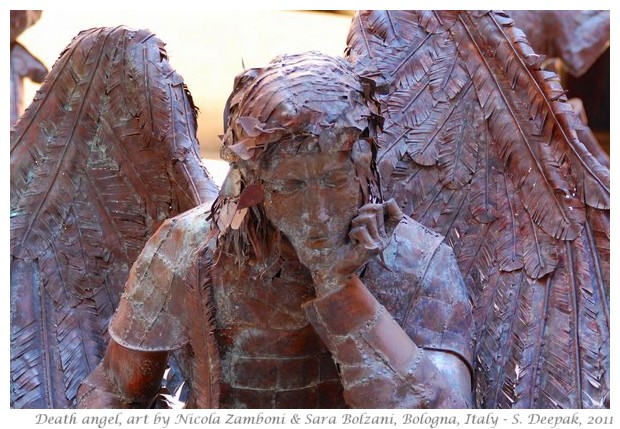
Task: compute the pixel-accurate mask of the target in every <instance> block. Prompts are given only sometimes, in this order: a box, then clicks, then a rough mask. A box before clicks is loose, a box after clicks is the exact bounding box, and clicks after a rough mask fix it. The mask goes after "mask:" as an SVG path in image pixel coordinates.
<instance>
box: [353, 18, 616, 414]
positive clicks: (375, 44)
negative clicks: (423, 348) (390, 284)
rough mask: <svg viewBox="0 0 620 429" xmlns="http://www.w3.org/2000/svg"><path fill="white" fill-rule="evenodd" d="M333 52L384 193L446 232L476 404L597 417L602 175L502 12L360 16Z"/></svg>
mask: <svg viewBox="0 0 620 429" xmlns="http://www.w3.org/2000/svg"><path fill="white" fill-rule="evenodd" d="M400 35H406V36H400ZM347 44H348V47H347V49H346V50H345V52H346V54H347V56H348V58H349V60H350V61H351V63H352V64H353V65H354V66H355V67H356V70H357V71H358V72H359V73H360V74H362V75H363V76H367V77H369V78H372V79H375V80H376V81H377V88H378V92H377V96H378V98H379V102H380V104H381V108H382V112H383V113H384V116H385V118H386V121H385V124H384V131H383V133H382V134H380V135H379V143H380V144H379V150H378V154H377V166H378V169H379V173H380V175H381V184H382V188H383V189H382V190H383V195H384V197H386V198H389V197H394V198H395V199H396V200H397V201H398V202H399V204H400V205H401V207H402V208H403V210H404V211H405V212H406V213H407V214H410V215H411V216H412V217H413V218H414V219H416V220H418V221H420V222H421V223H423V224H425V225H426V226H428V227H430V228H433V229H435V230H436V231H438V232H440V233H442V234H443V235H445V236H446V240H447V242H448V243H449V244H450V245H451V246H452V247H453V249H454V252H455V255H456V257H457V262H458V264H459V267H460V269H461V273H462V274H463V277H464V280H465V284H466V286H467V288H468V290H469V292H470V295H471V299H472V301H473V303H474V318H475V320H476V326H477V348H476V364H475V365H476V376H475V383H474V386H475V391H476V404H477V406H478V407H484V408H522V407H525V408H552V407H565V408H580V407H606V406H608V400H609V399H608V396H609V387H610V385H609V319H608V317H609V305H608V299H609V204H608V203H609V170H608V168H607V167H606V166H605V165H603V164H601V163H599V161H598V160H596V159H595V158H594V157H593V156H592V155H591V154H590V153H589V152H588V150H587V148H586V146H585V145H584V144H582V142H580V141H579V135H580V134H581V135H584V133H583V124H581V123H580V122H579V121H578V120H577V119H576V117H575V115H574V113H573V112H572V110H571V109H570V107H569V106H568V104H567V103H566V102H565V100H566V97H565V93H564V90H563V89H562V87H561V85H560V84H559V79H558V77H557V76H556V75H555V74H553V73H550V72H547V71H543V70H541V69H540V64H541V61H542V58H541V57H540V56H538V55H536V54H535V53H534V52H533V51H532V49H531V47H530V46H529V42H528V41H527V38H526V37H525V35H524V34H523V32H521V31H520V30H519V29H517V28H516V27H515V26H514V23H513V22H512V20H511V19H510V17H509V16H508V15H506V14H505V13H503V12H488V11H482V12H476V11H448V12H432V11H415V12H407V13H402V14H401V13H395V12H393V11H390V12H385V11H362V12H358V13H357V14H356V16H355V17H354V19H353V22H352V25H351V30H350V33H349V36H348V38H347ZM414 58H415V60H410V59H414ZM425 91H427V92H425ZM429 94H430V96H429ZM577 131H580V132H579V133H578V132H577ZM412 136H413V137H412Z"/></svg>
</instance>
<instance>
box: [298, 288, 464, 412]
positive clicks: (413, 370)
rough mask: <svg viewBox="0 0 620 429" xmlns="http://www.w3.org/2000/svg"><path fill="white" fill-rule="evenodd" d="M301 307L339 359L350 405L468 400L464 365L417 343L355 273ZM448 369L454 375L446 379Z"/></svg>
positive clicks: (450, 404) (456, 404) (453, 404)
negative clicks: (329, 292)
mask: <svg viewBox="0 0 620 429" xmlns="http://www.w3.org/2000/svg"><path fill="white" fill-rule="evenodd" d="M306 312H307V314H308V318H309V320H310V322H311V323H312V325H313V326H314V327H315V329H316V330H317V332H318V333H319V335H320V336H321V338H322V339H323V341H324V342H325V344H326V345H327V347H328V348H329V349H330V350H331V351H332V354H333V356H334V359H335V360H336V362H337V363H338V364H339V367H340V371H341V378H342V383H343V387H344V389H345V398H346V400H347V403H348V404H349V405H351V406H353V407H357V408H465V407H469V406H471V394H470V393H469V392H470V384H469V377H470V375H469V371H468V369H467V368H466V366H465V365H464V364H461V363H459V359H458V358H456V357H454V359H456V361H452V360H451V358H450V357H448V358H447V360H445V361H443V360H442V359H439V356H438V355H437V353H438V352H429V351H425V350H423V349H421V348H419V347H418V346H416V344H415V343H414V342H413V341H412V340H411V338H409V336H408V335H407V334H406V333H405V332H404V331H403V330H402V328H401V327H400V326H399V325H398V324H397V323H396V321H394V319H393V318H392V316H391V315H390V314H389V313H388V312H387V311H386V310H385V309H384V308H383V307H382V306H381V305H379V303H378V302H377V301H376V300H375V299H374V297H373V296H372V295H371V294H370V292H368V291H367V290H366V288H365V286H364V285H363V284H362V283H361V281H360V280H359V279H357V278H356V277H354V278H352V280H351V281H349V282H348V283H347V284H346V286H344V287H343V288H342V289H340V290H339V291H337V292H335V293H334V294H332V295H331V296H328V297H325V298H322V299H319V300H315V301H313V302H312V303H310V304H309V305H308V306H307V307H306ZM441 354H445V353H441ZM436 363H438V364H439V365H438V364H436ZM446 370H448V371H447V372H446ZM448 374H449V375H450V376H453V375H454V374H458V377H457V379H456V380H454V379H448V377H446V375H448ZM460 384H464V385H463V386H460Z"/></svg>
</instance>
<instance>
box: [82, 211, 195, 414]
mask: <svg viewBox="0 0 620 429" xmlns="http://www.w3.org/2000/svg"><path fill="white" fill-rule="evenodd" d="M203 209H204V207H202V206H199V207H197V208H196V209H193V210H190V211H188V212H186V213H185V214H182V215H179V216H177V217H175V218H172V219H169V220H166V221H165V222H164V223H163V224H162V225H161V227H160V228H159V229H158V230H157V232H156V233H155V234H154V235H153V236H152V237H151V238H150V239H149V241H148V242H147V244H146V246H145V247H144V249H143V250H142V252H141V254H140V256H139V257H138V259H137V260H136V262H135V263H134V265H133V266H132V268H131V271H130V273H129V277H128V279H127V283H126V286H125V291H124V293H123V295H122V296H121V300H120V303H119V306H118V308H117V309H116V313H115V314H114V317H113V318H112V321H111V322H110V326H109V328H108V330H109V332H110V337H111V339H110V343H109V344H108V348H107V350H106V353H105V356H104V358H103V360H102V361H101V363H100V364H99V365H98V366H97V367H96V369H95V370H93V372H91V374H89V375H88V377H87V378H86V379H85V380H84V381H83V383H82V385H81V386H80V389H79V392H78V407H81V408H144V407H147V408H148V407H150V406H151V404H152V402H153V400H154V399H155V397H156V396H157V394H158V392H159V389H160V386H161V380H162V377H163V374H164V371H165V370H166V368H167V363H168V356H169V353H170V352H171V351H173V350H176V349H179V348H180V347H182V346H183V345H184V344H186V343H187V341H188V335H187V332H186V330H185V323H184V319H183V311H184V310H186V309H185V308H184V303H185V302H186V299H185V298H186V297H185V295H184V291H185V288H186V284H187V281H188V279H187V275H188V272H189V271H190V269H189V266H190V265H191V261H192V260H193V258H192V255H193V253H194V251H195V249H196V248H197V247H199V246H200V240H201V237H204V233H205V231H206V226H204V224H205V222H204V221H203V220H202V219H203V218H204V216H203Z"/></svg>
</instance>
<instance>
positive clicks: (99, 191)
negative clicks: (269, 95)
mask: <svg viewBox="0 0 620 429" xmlns="http://www.w3.org/2000/svg"><path fill="white" fill-rule="evenodd" d="M195 116H196V109H195V107H194V106H193V104H192V101H191V96H190V95H189V92H188V91H187V88H186V87H185V85H184V84H183V80H182V78H181V77H180V76H179V75H178V74H177V73H176V72H174V70H173V69H172V68H171V66H170V64H169V63H168V61H167V57H166V53H165V50H164V48H163V43H162V42H161V41H160V40H159V39H157V37H155V36H154V35H153V34H152V33H150V32H148V31H145V30H131V29H128V28H126V27H116V28H99V29H92V30H88V31H85V32H82V33H80V34H79V35H78V36H77V37H76V38H74V39H73V41H72V42H71V44H70V45H69V46H68V47H67V48H66V49H65V50H64V51H63V53H62V54H61V56H60V58H59V59H58V61H57V62H56V64H55V66H54V68H53V69H52V71H51V72H50V74H49V76H48V78H47V79H46V81H45V82H44V83H43V85H42V87H41V89H40V90H39V92H38V93H37V95H36V96H35V99H34V101H33V103H32V105H31V106H30V107H29V108H28V109H27V110H26V112H25V113H24V115H23V116H22V118H21V119H20V120H19V121H18V122H17V123H16V124H15V126H14V127H13V129H12V130H11V255H12V262H11V308H12V312H11V386H12V389H11V406H12V407H14V408H66V407H70V406H72V405H74V401H75V395H76V392H77V388H78V386H79V383H80V382H81V381H82V379H83V378H84V377H85V376H86V374H88V373H89V372H90V371H91V370H92V369H94V367H95V366H96V365H97V363H98V362H99V360H100V359H101V358H102V356H103V352H104V350H105V345H106V343H107V341H108V335H107V324H108V322H109V319H110V317H111V316H112V314H113V313H114V310H115V308H116V305H117V304H118V300H119V297H120V294H121V292H122V290H123V287H124V283H125V281H126V279H127V275H128V272H129V268H130V267H131V265H132V263H133V261H134V260H135V258H136V257H137V256H138V254H139V253H140V251H141V250H142V248H143V247H144V244H145V242H146V240H147V239H148V238H149V237H150V236H151V235H152V234H153V233H154V232H155V230H156V229H157V227H158V226H159V225H160V224H161V222H162V221H163V220H164V219H166V218H168V217H171V216H174V215H175V214H177V213H179V212H181V211H185V210H187V209H190V208H192V207H194V206H196V205H198V204H200V203H203V202H206V201H209V200H210V199H212V198H213V197H214V196H215V194H216V191H217V189H216V187H215V185H214V184H213V182H212V181H211V179H210V177H209V176H208V174H207V172H206V170H205V169H204V167H203V166H202V164H201V160H200V157H199V151H198V146H197V140H196V138H195V131H196V117H195Z"/></svg>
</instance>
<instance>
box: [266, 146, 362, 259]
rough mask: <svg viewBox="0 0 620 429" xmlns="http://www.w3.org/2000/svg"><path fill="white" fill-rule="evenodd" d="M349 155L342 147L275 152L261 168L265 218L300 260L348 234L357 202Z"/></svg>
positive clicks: (320, 255) (334, 246) (323, 252)
mask: <svg viewBox="0 0 620 429" xmlns="http://www.w3.org/2000/svg"><path fill="white" fill-rule="evenodd" d="M350 157H351V154H350V153H349V152H347V151H333V152H299V153H296V154H284V155H280V154H278V155H275V156H273V157H272V160H271V163H270V166H269V169H268V171H266V172H265V173H264V174H263V182H264V190H265V200H264V209H265V213H266V215H267V218H268V219H269V221H270V222H271V223H272V224H273V225H274V226H275V227H276V228H277V229H279V230H280V231H281V232H282V233H283V234H284V235H286V237H287V238H288V239H289V241H290V242H291V244H292V245H293V246H294V247H295V250H296V251H297V255H298V257H299V259H300V261H301V262H302V263H304V264H305V265H308V264H309V263H317V262H320V260H322V259H324V258H328V257H329V256H330V254H333V253H334V252H335V251H337V250H338V249H339V248H340V247H341V246H342V245H343V244H345V243H346V241H347V240H348V233H349V230H350V226H351V220H352V219H353V217H354V216H355V215H356V214H357V210H358V208H359V207H360V206H361V205H362V203H363V201H362V192H361V190H360V186H359V183H358V181H357V178H356V173H355V166H354V164H353V162H352V161H351V158H350Z"/></svg>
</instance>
